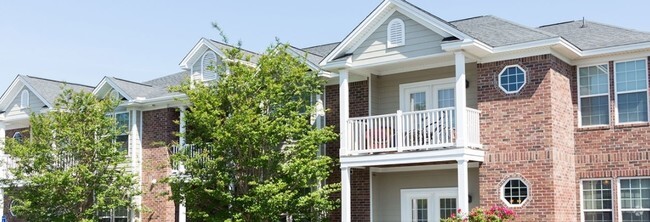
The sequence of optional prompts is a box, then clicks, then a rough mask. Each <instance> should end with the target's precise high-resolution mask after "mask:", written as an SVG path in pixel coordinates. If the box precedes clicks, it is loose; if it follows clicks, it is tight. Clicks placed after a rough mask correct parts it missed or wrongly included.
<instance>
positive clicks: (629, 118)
mask: <svg viewBox="0 0 650 222" xmlns="http://www.w3.org/2000/svg"><path fill="white" fill-rule="evenodd" d="M614 67H615V69H614V73H615V80H616V85H615V87H616V108H617V109H616V110H617V113H618V116H617V117H618V118H617V123H634V122H648V68H647V61H646V60H645V59H641V60H635V61H626V62H617V63H615V65H614Z"/></svg>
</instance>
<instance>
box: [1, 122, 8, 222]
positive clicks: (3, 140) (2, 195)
mask: <svg viewBox="0 0 650 222" xmlns="http://www.w3.org/2000/svg"><path fill="white" fill-rule="evenodd" d="M6 137H7V135H6V131H5V124H4V123H2V122H0V157H2V158H1V159H0V160H6V159H5V158H4V154H5V152H4V148H5V138H6ZM0 164H1V165H0V177H2V178H4V177H5V176H6V175H7V173H6V172H7V167H6V163H4V162H3V163H0ZM2 187H4V185H3V186H2ZM4 205H5V192H4V190H3V189H2V188H0V217H2V216H3V215H4Z"/></svg>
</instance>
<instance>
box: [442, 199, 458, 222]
mask: <svg viewBox="0 0 650 222" xmlns="http://www.w3.org/2000/svg"><path fill="white" fill-rule="evenodd" d="M456 209H457V208H456V198H441V199H440V218H441V219H443V218H449V217H451V215H453V214H456Z"/></svg>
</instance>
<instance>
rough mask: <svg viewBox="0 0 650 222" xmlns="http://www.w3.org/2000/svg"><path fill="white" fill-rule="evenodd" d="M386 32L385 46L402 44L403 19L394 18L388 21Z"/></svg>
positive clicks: (403, 36)
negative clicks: (386, 42)
mask: <svg viewBox="0 0 650 222" xmlns="http://www.w3.org/2000/svg"><path fill="white" fill-rule="evenodd" d="M386 32H387V38H388V40H387V41H388V44H386V47H387V48H393V47H398V46H403V45H404V44H405V42H406V38H405V30H404V21H402V20H401V19H398V18H396V19H393V20H391V21H390V22H389V23H388V27H387V30H386Z"/></svg>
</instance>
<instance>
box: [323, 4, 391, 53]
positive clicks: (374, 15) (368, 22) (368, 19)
mask: <svg viewBox="0 0 650 222" xmlns="http://www.w3.org/2000/svg"><path fill="white" fill-rule="evenodd" d="M391 3H392V2H391V1H390V0H384V1H383V2H382V3H381V4H379V6H377V8H375V10H373V11H372V12H371V13H370V15H368V17H366V18H365V19H364V20H363V21H361V23H360V24H359V25H358V26H357V27H356V28H354V30H352V32H351V33H350V34H348V36H346V37H345V39H343V41H341V43H340V44H338V45H337V46H336V48H334V50H332V51H331V52H330V53H329V54H328V55H327V56H325V59H323V61H321V62H320V64H319V65H320V66H326V65H327V64H328V62H329V61H331V60H332V59H334V57H335V56H337V55H338V54H340V53H341V52H342V51H343V49H344V48H346V47H347V46H348V45H350V44H351V43H352V42H353V41H354V40H355V39H356V38H358V37H359V36H360V35H362V34H363V32H364V30H366V29H367V28H368V27H369V26H370V25H372V23H373V21H375V20H376V19H377V18H378V17H379V16H380V15H381V14H383V13H382V12H383V11H384V10H386V9H387V8H388V6H389V5H391Z"/></svg>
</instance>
